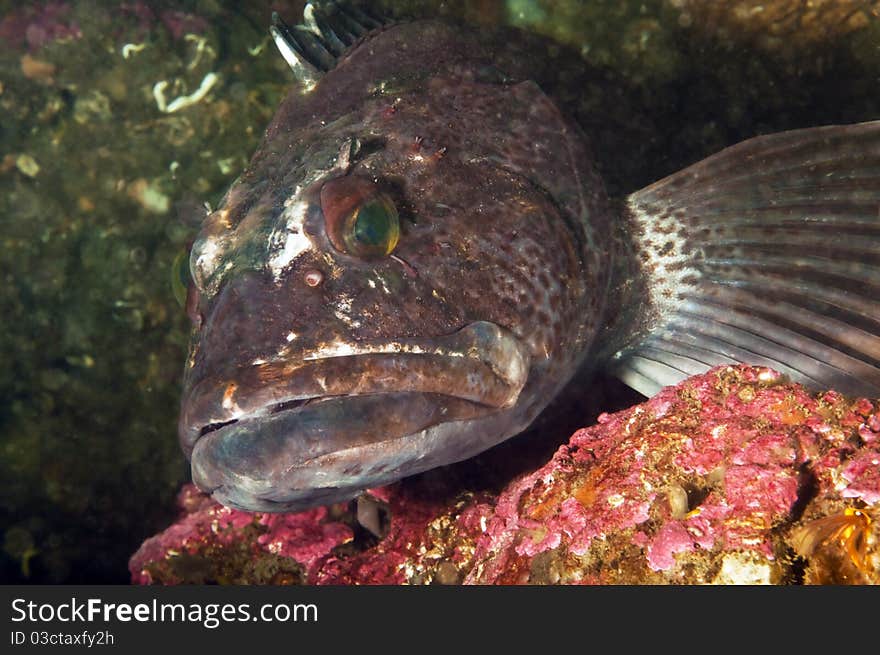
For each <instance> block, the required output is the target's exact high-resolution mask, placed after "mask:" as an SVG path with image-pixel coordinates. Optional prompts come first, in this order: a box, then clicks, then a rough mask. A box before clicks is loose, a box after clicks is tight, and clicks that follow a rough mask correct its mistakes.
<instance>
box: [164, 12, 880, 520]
mask: <svg viewBox="0 0 880 655" xmlns="http://www.w3.org/2000/svg"><path fill="white" fill-rule="evenodd" d="M517 41H518V39H516V38H514V39H511V38H509V35H508V36H507V38H504V37H503V36H502V38H500V39H496V38H495V37H490V36H487V35H485V34H480V35H477V34H474V33H468V32H466V31H463V30H462V29H461V28H459V27H456V26H451V25H447V24H445V23H443V22H439V21H433V20H421V21H413V22H405V23H398V24H394V25H391V26H383V27H381V28H378V29H375V30H373V31H371V32H370V33H368V34H366V35H365V36H363V37H362V38H361V39H360V40H359V41H358V42H357V43H355V44H353V45H352V46H351V47H349V48H348V49H347V50H345V51H344V52H342V53H340V54H339V56H338V57H337V58H336V60H335V62H334V64H335V65H334V66H333V67H332V68H331V69H330V70H328V71H327V72H326V73H324V74H323V75H322V76H320V79H318V80H317V82H316V83H315V84H314V85H312V84H309V85H307V86H305V87H297V88H295V89H294V90H293V91H292V92H291V93H290V95H289V96H288V98H287V99H286V100H285V101H284V103H283V104H282V105H281V107H280V108H279V110H278V112H277V114H276V116H275V118H274V119H273V121H272V124H271V125H270V126H269V128H268V130H267V132H266V135H265V137H264V139H263V142H262V144H261V146H260V147H259V149H258V151H257V152H256V154H255V155H254V157H253V159H252V161H251V163H250V165H249V166H248V168H247V170H245V172H244V173H243V174H242V175H241V177H240V178H239V179H238V180H237V181H236V182H235V183H234V184H233V185H232V187H231V188H230V190H229V191H228V193H227V194H226V196H225V198H224V199H223V201H222V203H221V204H220V206H219V207H218V209H217V210H216V211H213V212H211V213H210V214H209V215H208V216H207V217H206V219H205V221H204V223H203V226H202V229H201V231H200V233H199V235H198V237H197V238H196V240H195V241H194V244H193V248H192V252H191V255H190V269H191V273H192V278H193V280H194V285H193V286H192V287H191V289H190V299H189V306H190V313H191V315H192V316H193V317H194V321H195V328H194V331H193V339H192V344H191V349H190V354H189V357H188V359H187V363H186V370H185V378H184V393H183V399H182V409H181V417H180V423H179V435H180V440H181V444H182V447H183V450H184V452H185V454H186V455H187V457H188V458H189V459H190V461H191V465H192V473H193V479H194V481H195V482H196V483H197V484H198V486H199V487H200V488H202V489H203V490H205V491H208V492H210V493H212V494H213V495H214V497H215V498H216V499H218V500H219V501H220V502H222V503H224V504H226V505H229V506H233V507H238V508H243V509H248V510H259V511H295V510H299V509H304V508H307V507H310V506H315V505H319V504H325V503H329V502H337V501H342V500H347V499H350V498H352V497H354V496H356V495H357V494H358V493H359V492H360V491H362V490H364V489H367V488H370V487H375V486H379V485H381V484H385V483H388V482H391V481H394V480H398V479H400V478H402V477H405V476H408V475H412V474H414V473H418V472H421V471H425V470H427V469H430V468H434V467H437V466H442V465H445V464H449V463H452V462H455V461H459V460H462V459H465V458H467V457H470V456H472V455H474V454H476V453H479V452H481V451H483V450H485V449H487V448H489V447H491V446H493V445H495V444H497V443H499V442H500V441H502V440H504V439H506V438H508V437H510V436H513V435H515V434H517V433H519V432H521V431H522V430H523V429H525V428H526V427H527V426H528V425H529V424H530V423H531V422H532V421H533V420H534V418H535V417H536V416H537V415H538V413H539V412H540V411H541V410H542V409H543V408H544V407H545V406H546V405H547V404H548V403H549V402H550V401H551V400H552V399H553V398H554V397H555V396H556V395H557V394H558V392H559V391H560V390H561V388H562V387H563V386H564V385H565V384H566V382H567V381H568V380H570V379H571V377H572V376H573V375H574V373H575V372H576V371H588V370H589V369H592V368H596V367H600V366H601V367H606V368H608V369H609V370H611V371H612V372H615V373H616V374H617V375H619V376H620V377H621V378H622V379H623V380H624V381H626V382H627V383H628V384H630V385H631V386H633V387H634V388H636V389H637V390H639V391H642V392H643V393H646V394H650V393H653V392H654V391H656V390H657V389H658V388H659V387H660V386H663V385H664V384H671V383H675V382H677V381H680V380H681V379H683V377H686V376H687V375H688V374H691V373H698V372H703V371H705V370H707V369H708V368H709V367H710V366H712V365H716V364H719V363H725V362H734V361H743V362H745V363H752V364H767V365H770V366H775V367H776V368H780V369H781V370H783V371H784V372H786V373H789V374H791V375H792V377H793V378H794V379H796V380H800V379H804V380H805V381H806V382H814V383H818V384H822V383H824V382H826V381H831V382H834V383H841V384H844V383H851V384H850V386H849V387H847V388H848V389H852V390H855V391H860V390H866V389H867V390H873V389H877V390H878V392H880V338H878V337H877V336H876V335H877V334H880V308H878V307H877V305H876V301H875V300H872V298H873V297H874V296H873V295H872V292H871V290H870V289H868V290H867V291H865V290H864V288H862V287H859V286H858V284H856V283H857V282H858V281H859V278H860V277H862V278H864V277H867V278H869V279H874V278H875V277H878V276H880V272H878V271H877V270H875V269H874V268H871V267H872V266H873V265H874V264H873V263H872V262H873V260H872V259H870V258H871V257H874V258H875V259H876V252H880V250H877V248H878V241H877V239H880V229H878V227H877V225H876V220H875V217H874V214H875V209H873V208H874V207H876V206H877V205H880V191H877V190H876V189H877V188H880V187H878V185H871V184H868V183H866V182H865V180H869V179H873V178H871V177H870V176H871V175H874V173H872V172H871V171H876V170H880V144H878V141H880V127H878V126H877V125H876V124H863V125H862V126H851V127H849V128H826V130H828V131H826V132H817V131H810V130H807V131H804V133H803V134H798V133H790V135H789V136H784V135H783V136H781V137H778V138H777V137H772V136H771V137H761V138H758V139H753V140H751V141H748V142H745V143H744V144H741V145H740V146H736V147H734V148H731V149H728V151H724V152H722V153H720V154H719V155H716V156H715V157H714V158H710V159H709V160H706V163H698V164H696V165H694V166H692V167H690V168H689V169H686V170H685V171H682V172H681V173H679V174H676V175H673V176H670V177H669V178H667V179H666V180H662V181H660V182H658V183H656V184H654V185H651V186H650V187H648V188H646V189H644V190H642V191H639V192H636V193H634V194H632V195H631V196H629V197H628V198H627V199H626V201H625V203H624V206H623V207H622V208H619V207H618V208H617V209H615V208H614V206H613V205H612V203H611V202H609V200H608V198H607V197H606V194H605V191H604V188H603V184H602V181H601V179H600V178H599V176H598V175H597V173H596V170H595V168H594V166H593V163H592V156H591V153H590V150H589V147H588V144H587V142H586V139H585V138H584V137H583V135H582V134H581V132H580V130H579V128H578V127H577V126H576V125H574V124H573V123H571V122H570V121H569V120H568V119H566V118H565V117H564V116H563V115H562V114H561V113H560V111H559V109H558V108H557V106H556V105H555V104H554V102H553V101H552V100H551V99H550V98H549V97H548V96H547V95H545V93H544V92H542V90H541V88H540V87H539V86H538V84H537V83H536V82H535V80H536V79H539V78H540V74H541V70H540V67H541V64H540V62H539V61H538V59H537V58H536V57H534V56H533V55H532V54H531V52H530V50H529V48H528V47H522V44H519V43H518V42H517ZM309 79H312V78H309ZM866 142H868V143H870V144H871V145H870V146H869V147H868V148H867V153H868V154H866V155H865V156H864V157H862V156H861V155H858V156H854V155H853V149H859V148H863V147H864V146H863V145H861V144H864V143H866ZM829 144H830V145H829ZM816 162H821V165H819V164H817V163H816ZM817 166H820V167H821V170H820V171H819V173H821V175H820V174H819V173H817V172H816V170H817ZM838 170H839V171H840V172H839V173H834V174H830V175H829V174H826V171H832V172H833V171H838ZM866 184H868V186H866ZM816 185H819V186H821V185H824V186H822V187H821V191H820V192H814V190H815V188H817V186H816ZM364 189H366V190H367V191H363V190H364ZM786 190H796V192H795V191H786ZM361 192H363V193H364V194H366V195H365V196H364V197H372V196H370V194H374V193H376V194H380V195H381V197H382V198H384V199H386V200H387V204H393V206H394V207H395V208H396V212H397V214H398V215H399V223H400V228H399V240H396V241H394V242H393V243H392V242H390V241H389V243H390V248H391V252H390V253H385V254H383V255H381V256H364V255H356V254H353V253H352V252H349V251H347V250H346V249H345V248H344V247H342V246H340V240H339V237H338V235H337V233H336V232H335V230H336V229H337V228H336V227H335V226H336V225H337V223H335V222H334V221H335V220H336V219H335V218H334V216H335V214H336V213H338V212H337V210H338V208H339V207H353V206H356V205H357V204H358V203H359V202H360V203H361V204H363V202H362V201H361V200H358V199H357V198H359V197H360V196H358V194H359V193H361ZM383 202H385V201H383ZM872 203H874V204H872ZM731 208H733V209H731ZM865 208H868V209H865ZM869 209H870V211H868V210H869ZM805 212H806V213H805ZM866 212H867V213H866ZM801 215H804V216H806V217H807V218H806V219H804V220H801V218H799V217H800V216H801ZM811 216H822V221H816V220H813V219H812V218H811ZM765 219H766V221H767V222H766V224H764V225H763V226H762V227H761V229H762V230H769V232H766V233H772V234H777V235H779V237H780V239H781V240H783V241H785V240H788V241H790V244H789V246H790V248H789V250H791V251H797V250H798V249H799V248H800V247H801V244H804V243H813V242H815V241H816V239H817V238H820V239H821V238H823V237H822V235H821V234H819V233H818V232H816V230H822V229H824V230H826V231H827V232H829V233H834V234H837V236H838V237H839V238H840V239H841V240H843V241H845V242H852V243H856V242H858V243H859V244H860V245H859V246H858V248H859V249H860V250H859V251H858V253H857V255H858V257H861V258H863V259H865V258H867V259H865V261H866V264H865V266H864V267H856V268H855V269H854V268H852V267H851V269H852V270H851V271H850V277H851V278H852V279H853V280H855V282H854V284H853V285H851V288H844V287H841V286H840V285H841V284H843V283H842V282H841V279H842V276H841V275H839V274H837V273H835V269H834V265H833V262H832V263H831V264H829V263H828V262H829V261H830V259H828V258H825V259H823V258H821V257H817V258H812V259H810V258H803V257H800V258H795V259H791V260H786V259H784V258H777V259H776V260H774V262H775V264H774V266H775V267H774V268H773V269H772V270H770V269H766V267H763V266H762V262H761V256H762V254H761V252H760V249H761V248H763V247H764V244H763V243H761V241H760V240H755V238H754V226H755V224H756V221H759V220H765ZM872 221H873V222H872ZM707 225H709V227H707ZM712 225H714V226H715V227H712ZM719 225H721V226H727V227H721V228H719V227H718V226H719ZM724 229H726V230H727V231H726V232H725V233H724V234H723V235H722V236H723V238H722V239H720V245H716V246H713V245H711V244H709V243H707V239H708V238H710V237H711V236H712V235H714V234H718V233H720V232H719V230H724ZM810 230H813V232H810ZM334 235H335V236H334ZM817 235H818V237H817ZM866 235H868V236H866ZM851 237H852V238H851ZM856 237H857V238H856ZM756 248H757V249H758V250H756ZM872 253H873V254H872ZM829 266H830V268H829ZM838 268H839V267H838ZM765 269H766V270H765ZM856 269H857V270H856ZM743 271H746V273H743ZM791 271H794V272H795V273H794V277H795V278H797V276H798V275H801V276H802V278H803V279H802V280H801V281H797V280H795V283H792V284H790V285H789V284H788V280H789V279H790V278H791V277H792V273H791ZM829 271H831V272H830V273H829ZM852 271H855V273H853V272H852ZM878 279H880V278H878ZM807 281H808V282H809V285H808V284H807ZM851 281H852V280H851ZM810 285H811V286H810ZM829 285H831V286H833V285H838V287H840V288H836V289H831V290H830V291H829V290H828V289H829ZM768 286H769V287H772V288H773V289H774V290H775V291H776V292H777V293H779V294H781V295H782V296H784V298H785V300H786V302H788V303H793V304H795V305H797V304H800V305H802V306H804V307H806V308H808V309H811V308H812V309H813V310H815V307H818V305H817V303H815V302H813V300H812V299H811V298H806V297H805V296H804V294H809V293H811V290H812V289H819V290H820V292H821V293H822V294H824V295H823V296H822V297H824V298H829V299H831V300H829V301H828V306H830V305H831V303H832V302H836V303H837V307H838V308H837V309H836V310H832V311H834V312H837V313H836V317H835V320H837V321H838V323H839V325H838V326H837V327H836V328H835V329H834V330H832V329H831V327H829V328H828V330H827V334H828V335H830V336H829V337H828V338H827V339H826V342H825V343H819V342H817V339H818V338H820V337H821V335H819V336H817V334H816V331H815V330H813V331H806V330H801V331H798V330H799V329H800V328H799V326H798V325H795V324H794V323H793V322H792V321H791V320H790V317H791V316H793V315H794V314H793V313H792V312H790V311H788V312H787V315H786V316H783V317H780V316H774V315H773V312H774V311H776V309H774V308H773V307H770V308H767V307H765V306H763V305H762V304H761V299H762V298H763V297H764V296H765V295H766V291H764V288H765V287H768ZM805 290H806V291H805ZM846 294H849V296H847V297H848V298H849V301H848V302H849V303H850V305H852V306H855V305H856V304H859V303H861V306H862V307H863V308H864V307H867V308H868V311H862V317H861V318H854V312H853V311H850V309H849V308H848V306H845V305H844V304H842V302H841V301H840V300H839V299H840V298H843V297H844V295H846ZM719 299H720V300H719ZM856 301H858V302H856ZM823 302H824V301H823ZM724 303H727V304H726V305H725V304H724ZM780 311H781V310H780ZM806 311H807V309H805V310H804V311H803V312H801V314H800V315H798V316H801V315H802V316H805V317H806V316H807V314H805V313H804V312H806ZM875 314H876V316H877V317H878V318H877V319H876V321H875V319H874V318H868V317H869V316H873V315H875ZM755 315H759V316H760V320H756V319H755V318H754V316H755ZM728 317H732V318H728ZM814 318H815V317H814ZM804 320H806V318H805V319H804ZM855 320H858V321H861V322H860V324H859V329H860V332H859V333H858V338H855V337H853V335H854V334H855V333H854V332H853V331H852V330H850V329H849V327H851V323H852V322H853V321H855ZM785 321H788V322H787V323H785ZM872 321H874V322H872ZM814 322H816V321H814ZM783 323H785V324H784V326H783V327H780V325H781V324H783ZM875 323H876V325H875ZM817 324H818V323H817ZM834 339H839V340H841V342H844V341H845V343H844V345H843V346H840V348H842V349H843V350H842V351H841V352H840V353H838V355H835V358H834V359H829V362H830V363H822V362H818V363H817V360H819V359H821V358H822V357H826V359H827V358H829V357H830V355H827V353H829V352H831V351H830V350H829V347H832V348H833V347H837V346H838V345H839V344H836V343H835V342H833V340H834ZM859 348H861V349H862V351H861V352H858V349H859ZM844 351H845V352H844ZM872 358H873V359H872ZM805 371H806V372H807V373H808V375H807V374H804V375H802V374H803V373H804V372H805ZM799 375H802V377H801V378H799V377H798V376H799Z"/></svg>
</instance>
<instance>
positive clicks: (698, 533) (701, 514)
mask: <svg viewBox="0 0 880 655" xmlns="http://www.w3.org/2000/svg"><path fill="white" fill-rule="evenodd" d="M878 416H880V406H878V404H877V402H874V401H871V400H869V399H864V398H862V399H848V398H845V397H843V396H842V395H840V394H837V393H835V392H827V393H824V394H819V395H813V394H810V393H808V392H807V391H805V390H804V389H803V388H802V387H801V386H799V385H794V384H788V383H786V382H785V380H783V379H782V378H781V376H779V375H778V374H777V373H775V372H773V371H770V370H768V369H762V368H755V367H747V366H740V367H719V368H717V369H713V370H712V371H710V372H708V373H707V374H705V375H701V376H696V377H693V378H690V379H689V380H686V381H684V382H682V383H681V384H679V385H677V386H675V387H669V388H667V389H664V390H663V391H661V392H660V393H659V394H658V395H656V396H655V397H654V398H652V399H651V400H649V401H647V402H645V403H643V404H641V405H637V406H635V407H632V408H630V409H627V410H624V411H621V412H618V413H615V414H611V415H608V414H605V415H602V416H600V417H599V421H598V423H597V424H596V425H594V426H592V427H590V428H585V429H581V430H579V431H577V432H576V433H575V434H574V435H573V436H572V437H571V439H570V440H569V442H568V443H567V444H565V445H564V446H562V447H560V448H559V450H558V451H557V452H556V453H555V455H554V456H553V457H552V459H551V460H550V461H549V462H547V463H546V464H544V465H543V466H538V467H536V468H535V470H534V471H533V472H531V473H528V474H526V475H523V476H520V477H519V478H517V479H515V480H513V481H511V482H510V483H509V484H508V485H507V486H506V487H505V488H504V489H502V490H501V492H500V493H499V494H497V495H496V494H491V493H488V492H486V491H472V490H468V489H466V488H464V489H463V488H455V485H456V484H457V483H453V482H450V483H449V484H450V485H451V486H450V488H447V489H442V488H441V489H438V488H436V485H438V484H441V485H442V481H440V482H438V479H437V476H434V477H433V478H432V481H431V484H432V485H434V487H435V488H433V489H431V490H429V491H428V492H426V490H425V488H424V486H425V483H424V481H423V480H422V481H420V480H419V479H418V478H416V479H413V480H405V481H403V482H401V483H398V484H395V485H391V486H390V487H386V488H384V489H381V490H375V491H374V492H372V496H370V498H371V500H369V501H364V500H363V499H362V501H361V502H368V503H369V504H371V505H373V506H374V507H375V508H376V510H377V511H380V512H382V513H383V514H384V515H385V516H386V518H387V519H388V526H387V530H386V531H385V532H384V533H381V534H383V536H382V537H381V538H379V537H376V536H373V535H371V534H370V533H368V532H367V531H366V530H364V529H363V528H362V527H360V525H359V524H358V522H357V520H356V518H355V513H354V510H353V508H352V507H347V506H345V505H338V506H333V507H330V508H318V509H313V510H309V511H308V512H302V513H298V514H287V515H264V514H248V513H245V512H237V511H234V510H229V509H226V508H222V507H220V506H219V505H217V504H216V503H214V502H213V501H211V500H210V499H208V498H207V497H205V496H202V495H200V494H198V492H197V491H195V489H194V488H193V487H191V486H188V487H186V488H185V490H184V492H182V495H181V506H182V507H183V508H184V514H183V515H182V517H181V518H180V520H179V521H178V522H177V523H175V524H174V525H172V526H171V527H169V528H168V529H167V530H166V531H165V532H163V533H161V534H159V535H157V536H155V537H152V538H151V539H148V540H147V541H146V542H144V544H143V546H142V547H141V549H140V550H139V551H138V552H137V553H136V554H135V555H134V556H133V557H132V560H131V563H130V568H131V572H132V576H133V580H134V581H135V582H137V583H179V582H203V581H220V582H224V581H233V582H235V581H245V582H292V583H308V584H404V583H416V584H418V583H430V582H435V583H460V582H463V583H470V584H524V583H539V584H555V583H581V584H666V583H672V584H702V583H720V584H729V583H773V584H798V583H828V582H831V583H876V582H878V581H880V548H878V546H877V533H878V529H877V522H876V521H875V520H874V517H876V514H877V512H876V506H877V503H878V501H880V443H878V439H876V438H875V437H876V435H877V432H878V428H880V425H878V423H880V420H878ZM451 478H454V476H451ZM458 484H460V483H458ZM181 558H183V559H181Z"/></svg>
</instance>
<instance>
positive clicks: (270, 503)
mask: <svg viewBox="0 0 880 655" xmlns="http://www.w3.org/2000/svg"><path fill="white" fill-rule="evenodd" d="M528 374H529V357H528V351H527V350H526V347H525V346H524V344H522V343H521V342H520V341H519V339H517V338H516V336H515V335H513V334H512V333H511V332H510V331H508V330H506V329H504V328H502V327H500V326H498V325H495V324H493V323H488V322H484V321H479V322H475V323H471V324H469V325H467V326H465V327H464V328H462V329H460V330H458V331H457V332H454V333H452V334H450V335H447V336H442V337H436V338H429V339H397V340H386V341H381V342H378V341H376V342H362V343H358V344H346V345H342V344H338V343H336V344H326V345H325V346H323V347H321V348H318V349H316V350H315V351H314V352H312V353H305V354H300V355H298V356H297V357H295V358H291V359H287V360H284V361H271V362H263V361H258V362H255V363H254V364H252V365H250V366H245V367H241V368H239V369H237V370H236V371H235V372H234V373H233V374H232V375H231V376H229V377H228V379H221V380H217V379H215V378H206V379H204V380H201V381H199V382H197V383H196V384H194V385H193V386H191V387H190V388H189V389H187V390H186V392H185V395H184V402H183V409H182V412H181V419H180V425H179V432H180V440H181V445H182V447H183V449H184V452H185V453H186V454H187V457H189V459H190V461H191V465H192V474H193V481H194V482H195V483H196V485H197V486H198V487H199V488H200V489H202V490H203V491H206V492H210V493H212V494H213V495H214V497H215V498H216V499H217V500H219V501H220V502H222V503H223V504H225V505H229V506H233V507H238V508H240V509H245V510H255V511H297V510H299V509H305V508H307V507H311V506H315V505H320V504H327V503H330V502H336V501H339V500H346V499H348V498H351V497H353V496H354V495H356V494H357V493H358V492H359V491H360V490H362V489H365V488H369V487H373V486H378V485H381V484H384V483H386V482H389V481H391V480H395V479H398V478H401V477H404V476H407V475H411V474H413V473H417V472H419V471H422V470H425V469H427V468H432V467H434V466H438V465H441V464H446V463H449V462H451V461H456V459H461V458H462V457H463V456H465V455H462V456H461V457H459V456H457V454H456V452H463V451H464V447H463V446H460V447H458V448H456V446H455V444H454V443H452V442H450V443H449V444H447V447H443V444H439V443H437V440H438V439H441V435H442V439H446V440H451V439H452V438H453V434H454V430H449V429H440V426H444V425H447V424H449V425H451V424H455V423H456V422H462V421H468V420H473V419H477V418H480V417H485V416H489V415H492V414H496V413H498V412H502V411H504V410H506V409H508V408H511V407H512V406H514V405H515V404H516V401H517V399H518V397H519V395H520V392H521V391H522V389H523V387H524V385H525V383H526V380H527V378H528ZM414 435H419V437H420V439H421V440H422V441H423V440H424V439H425V438H429V439H430V440H432V441H431V444H430V446H428V445H427V444H423V445H422V446H416V445H415V444H416V443H417V442H418V441H419V439H406V437H413V436H414ZM430 435H434V436H430ZM438 458H439V459H438Z"/></svg>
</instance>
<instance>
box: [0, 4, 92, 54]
mask: <svg viewBox="0 0 880 655" xmlns="http://www.w3.org/2000/svg"><path fill="white" fill-rule="evenodd" d="M70 14H71V6H70V5H69V4H68V3H66V2H47V3H45V4H38V5H34V6H25V7H21V8H20V9H17V10H15V11H13V12H10V13H9V14H8V15H6V16H4V17H3V18H2V19H0V40H2V41H3V42H4V43H5V44H6V45H7V47H10V48H15V49H22V48H26V49H27V50H29V51H31V52H35V51H37V50H39V49H40V48H42V47H43V46H44V45H46V44H48V43H51V42H52V41H61V40H67V39H78V38H80V37H81V36H82V32H81V31H80V28H79V25H78V24H77V22H76V21H75V20H73V19H72V18H71V17H70Z"/></svg>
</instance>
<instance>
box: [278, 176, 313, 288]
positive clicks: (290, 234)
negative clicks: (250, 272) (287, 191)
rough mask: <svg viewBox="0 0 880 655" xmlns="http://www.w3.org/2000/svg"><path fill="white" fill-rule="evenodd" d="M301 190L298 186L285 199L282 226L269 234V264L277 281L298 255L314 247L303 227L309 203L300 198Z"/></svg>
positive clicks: (281, 217) (281, 218)
mask: <svg viewBox="0 0 880 655" xmlns="http://www.w3.org/2000/svg"><path fill="white" fill-rule="evenodd" d="M300 191H301V188H300V187H297V188H296V191H294V192H293V195H291V196H290V197H289V198H288V199H287V200H285V201H284V211H283V212H282V213H281V216H280V221H281V222H282V226H281V227H280V228H276V229H275V230H273V231H272V234H271V235H269V252H270V253H271V254H270V256H269V261H268V264H269V270H271V271H272V276H273V277H274V278H275V282H278V281H279V280H280V279H281V275H282V273H283V272H284V270H285V269H286V268H287V267H288V266H290V265H291V264H292V263H293V262H294V261H295V260H296V258H297V257H299V256H300V255H302V254H303V253H304V252H306V251H307V250H311V248H312V242H311V241H310V240H309V238H308V236H306V233H305V230H304V227H303V223H304V221H305V218H306V213H307V212H308V207H309V203H308V202H306V201H305V200H301V199H300V198H299V194H300Z"/></svg>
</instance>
